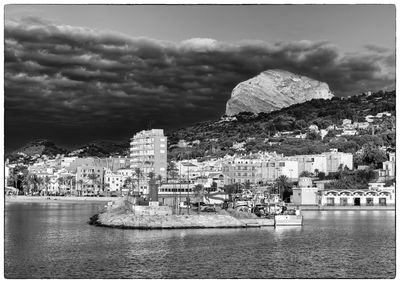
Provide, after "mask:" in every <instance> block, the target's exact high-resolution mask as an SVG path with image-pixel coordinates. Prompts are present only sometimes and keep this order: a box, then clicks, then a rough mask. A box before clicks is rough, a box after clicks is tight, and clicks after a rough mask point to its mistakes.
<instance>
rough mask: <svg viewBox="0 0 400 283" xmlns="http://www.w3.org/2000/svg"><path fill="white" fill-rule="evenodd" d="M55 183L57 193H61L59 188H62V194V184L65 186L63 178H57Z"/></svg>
mask: <svg viewBox="0 0 400 283" xmlns="http://www.w3.org/2000/svg"><path fill="white" fill-rule="evenodd" d="M57 183H58V191H59V192H60V193H61V191H60V188H61V187H62V188H63V194H64V184H65V178H64V177H58V178H57Z"/></svg>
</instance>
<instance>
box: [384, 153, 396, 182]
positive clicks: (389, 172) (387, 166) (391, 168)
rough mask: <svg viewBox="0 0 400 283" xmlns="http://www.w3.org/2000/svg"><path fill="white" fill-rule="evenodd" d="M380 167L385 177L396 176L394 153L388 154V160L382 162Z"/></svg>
mask: <svg viewBox="0 0 400 283" xmlns="http://www.w3.org/2000/svg"><path fill="white" fill-rule="evenodd" d="M382 165H383V170H384V171H385V173H386V174H385V175H386V176H387V177H395V176H396V154H395V153H394V152H391V153H389V160H388V161H385V162H383V163H382Z"/></svg>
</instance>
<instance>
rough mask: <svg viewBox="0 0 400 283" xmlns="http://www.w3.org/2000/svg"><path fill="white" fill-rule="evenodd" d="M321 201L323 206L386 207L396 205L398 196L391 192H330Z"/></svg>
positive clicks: (325, 192)
mask: <svg viewBox="0 0 400 283" xmlns="http://www.w3.org/2000/svg"><path fill="white" fill-rule="evenodd" d="M320 200H321V202H320V204H321V205H322V206H386V205H394V204H395V200H396V196H395V193H394V192H391V191H389V190H381V191H374V190H368V191H365V190H355V191H350V190H339V191H337V190H328V191H323V192H322V195H321V199H320Z"/></svg>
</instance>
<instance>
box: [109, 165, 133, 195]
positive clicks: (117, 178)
mask: <svg viewBox="0 0 400 283" xmlns="http://www.w3.org/2000/svg"><path fill="white" fill-rule="evenodd" d="M126 178H127V176H124V175H122V174H121V173H119V172H117V173H114V172H111V170H106V171H105V173H104V186H105V189H107V190H109V191H110V192H119V193H121V192H123V189H124V183H125V179H126ZM126 190H128V189H126Z"/></svg>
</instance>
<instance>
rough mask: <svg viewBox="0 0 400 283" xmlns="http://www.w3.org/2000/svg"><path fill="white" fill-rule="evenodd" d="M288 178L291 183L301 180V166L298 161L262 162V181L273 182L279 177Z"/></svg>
mask: <svg viewBox="0 0 400 283" xmlns="http://www.w3.org/2000/svg"><path fill="white" fill-rule="evenodd" d="M282 175H284V176H286V177H288V178H289V180H290V181H296V180H297V179H298V178H299V165H298V161H296V160H285V159H283V160H269V161H263V162H261V180H262V181H263V182H273V181H275V180H276V179H277V178H278V177H279V176H282Z"/></svg>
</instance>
